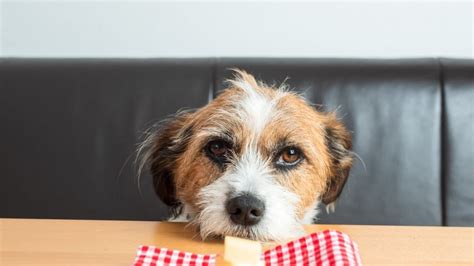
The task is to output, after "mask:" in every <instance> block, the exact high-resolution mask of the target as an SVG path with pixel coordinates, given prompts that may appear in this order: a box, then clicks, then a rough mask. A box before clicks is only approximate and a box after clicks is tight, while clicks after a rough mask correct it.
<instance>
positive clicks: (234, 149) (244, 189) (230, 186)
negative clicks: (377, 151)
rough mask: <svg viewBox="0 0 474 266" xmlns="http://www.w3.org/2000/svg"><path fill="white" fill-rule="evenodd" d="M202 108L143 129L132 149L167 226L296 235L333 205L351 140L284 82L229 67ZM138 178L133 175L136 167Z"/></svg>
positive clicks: (256, 235) (211, 232)
mask: <svg viewBox="0 0 474 266" xmlns="http://www.w3.org/2000/svg"><path fill="white" fill-rule="evenodd" d="M234 71H235V72H234V78H233V79H230V80H227V84H228V88H227V89H225V90H223V91H222V92H221V93H220V94H219V95H218V97H216V98H215V99H214V100H213V101H212V102H210V103H209V104H207V105H206V106H204V107H202V108H200V109H197V110H195V111H193V112H191V111H187V112H186V111H185V112H178V113H177V114H176V115H175V116H174V117H173V118H172V119H170V120H167V121H166V122H165V123H162V124H161V126H160V127H159V129H155V128H154V129H152V130H151V131H150V132H149V133H148V134H147V137H146V138H145V140H144V141H143V143H142V145H141V146H140V149H139V152H140V154H143V155H142V157H141V158H142V160H141V162H142V165H141V167H140V168H141V169H143V168H144V167H146V168H148V169H149V170H150V172H151V175H152V178H153V185H154V189H155V191H156V193H157V194H158V196H159V198H160V199H161V200H162V201H163V202H164V203H165V204H166V205H168V206H170V208H171V209H172V210H173V216H172V218H171V219H170V220H171V221H190V223H191V224H194V225H196V228H198V230H199V233H200V235H201V237H202V238H203V239H206V238H207V237H222V236H226V235H231V236H237V237H243V238H249V239H254V240H259V241H278V240H284V239H289V238H294V237H297V236H300V235H302V234H303V233H304V230H303V224H306V223H312V222H313V221H314V219H315V217H316V215H317V213H318V206H319V205H320V203H324V204H325V205H326V207H332V206H334V203H335V201H336V199H337V198H338V197H339V195H340V193H341V191H342V189H343V187H344V184H345V183H346V180H347V178H348V175H349V171H350V168H351V166H352V159H353V158H352V157H353V156H352V152H351V148H352V143H351V134H350V133H349V132H348V130H347V129H346V128H345V127H344V125H343V124H342V123H341V122H340V121H339V120H338V119H337V117H336V115H335V113H332V112H321V111H318V110H316V109H315V108H313V107H312V106H311V104H309V103H308V102H307V101H306V100H305V99H304V98H303V97H302V96H300V95H298V94H297V93H295V92H292V91H290V90H289V89H288V88H287V86H286V85H281V86H278V87H276V86H269V85H267V84H265V83H263V82H261V81H257V80H256V79H255V78H254V77H253V76H252V75H251V74H249V73H247V72H245V71H242V70H234ZM140 171H141V170H140Z"/></svg>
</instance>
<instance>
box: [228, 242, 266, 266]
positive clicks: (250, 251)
mask: <svg viewBox="0 0 474 266" xmlns="http://www.w3.org/2000/svg"><path fill="white" fill-rule="evenodd" d="M261 254H262V246H261V245H260V243H259V242H257V241H252V240H247V239H242V238H238V237H233V236H226V237H225V253H224V260H226V261H227V262H228V263H230V264H232V265H246V266H247V265H248V266H251V265H252V266H254V265H263V264H261V263H260V255H261Z"/></svg>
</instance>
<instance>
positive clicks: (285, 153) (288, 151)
mask: <svg viewBox="0 0 474 266" xmlns="http://www.w3.org/2000/svg"><path fill="white" fill-rule="evenodd" d="M302 159H303V155H302V153H301V151H300V150H299V149H298V148H295V147H287V148H284V149H283V150H282V151H281V152H280V155H279V157H278V159H277V161H276V164H277V166H279V167H283V168H289V167H292V166H295V165H297V164H298V163H299V162H300V161H301V160H302Z"/></svg>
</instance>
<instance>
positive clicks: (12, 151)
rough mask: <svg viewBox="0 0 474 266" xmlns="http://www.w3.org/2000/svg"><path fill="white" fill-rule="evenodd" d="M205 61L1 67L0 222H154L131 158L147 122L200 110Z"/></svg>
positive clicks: (160, 214)
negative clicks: (4, 219)
mask: <svg viewBox="0 0 474 266" xmlns="http://www.w3.org/2000/svg"><path fill="white" fill-rule="evenodd" d="M212 62H213V61H212V60H204V59H203V60H191V61H190V60H176V59H172V60H171V59H170V60H167V59H160V60H146V59H143V60H142V59H136V60H120V59H117V60H102V59H84V60H78V59H71V60H67V59H64V60H63V59H56V60H47V59H28V60H26V59H25V60H22V59H1V60H0V90H1V94H0V116H1V117H0V118H1V120H2V121H3V123H4V126H3V127H2V130H1V131H0V147H2V152H1V153H0V161H1V162H2V163H1V164H0V173H1V178H0V202H1V203H0V215H1V217H36V218H81V219H136V220H139V219H159V218H164V217H165V216H166V213H167V212H166V209H165V207H164V205H163V204H162V203H161V202H160V201H159V200H158V198H157V197H156V196H155V194H154V192H153V190H152V186H151V182H150V178H147V177H146V176H145V177H144V178H143V179H142V180H143V184H142V194H143V196H142V197H143V198H141V197H140V195H139V192H138V188H137V182H136V175H135V173H134V171H133V170H134V167H133V166H132V163H131V162H132V161H133V159H134V157H133V156H134V155H133V154H134V150H135V148H136V144H137V142H138V140H139V137H140V135H141V133H142V132H143V131H144V130H145V129H146V127H147V126H150V125H151V124H152V122H153V121H157V120H160V119H162V118H164V117H165V116H167V115H169V114H172V113H174V112H176V111H177V110H178V109H180V108H183V107H199V106H202V105H204V104H206V103H207V101H208V92H209V88H210V86H212V84H213V82H212ZM122 166H124V169H122V172H121V174H120V175H119V173H120V170H121V167H122Z"/></svg>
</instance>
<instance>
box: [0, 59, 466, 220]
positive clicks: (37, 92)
mask: <svg viewBox="0 0 474 266" xmlns="http://www.w3.org/2000/svg"><path fill="white" fill-rule="evenodd" d="M231 67H238V68H243V69H245V70H247V71H249V72H251V73H253V74H255V75H256V76H257V77H258V78H260V79H262V80H265V81H267V82H268V83H272V82H276V83H277V84H278V83H279V82H282V81H283V80H285V78H286V77H289V79H288V81H287V83H288V84H289V85H290V87H291V88H293V89H296V90H298V91H299V92H300V93H302V94H303V95H305V96H306V97H307V98H308V99H309V100H310V101H311V102H313V103H315V104H318V106H316V108H319V109H321V110H327V111H331V110H336V109H337V112H338V114H339V116H340V117H341V119H343V121H344V122H345V124H346V125H347V127H348V128H349V129H350V130H351V131H352V133H353V142H354V150H355V152H356V153H357V154H358V155H359V157H360V160H356V163H355V165H354V167H353V170H352V172H351V176H350V178H349V180H348V183H347V184H346V187H345V188H344V191H343V193H342V196H341V198H340V199H339V201H338V204H337V208H336V212H335V213H332V214H329V215H327V214H325V212H324V211H322V212H321V213H322V215H321V220H320V222H322V223H347V224H401V225H471V226H473V225H474V209H473V208H474V193H472V191H473V188H474V169H473V165H474V156H473V153H474V152H473V147H474V140H473V136H474V129H473V117H474V115H473V114H474V111H473V107H472V102H473V99H474V97H473V96H474V79H473V77H474V63H473V60H455V59H404V60H362V59H357V60H353V59H256V58H254V59H232V58H226V59H1V60H0V115H1V116H2V121H4V126H3V127H2V128H3V129H2V131H1V132H0V147H2V153H1V155H0V159H1V161H0V173H1V176H2V178H1V179H0V202H2V203H1V204H0V217H31V218H81V219H127V220H128V219H131V220H155V219H164V218H165V217H166V215H167V211H166V208H165V207H164V206H163V204H162V203H161V202H160V201H159V200H158V199H157V197H156V196H155V195H154V192H153V189H152V188H151V180H150V176H149V175H144V176H142V178H141V180H140V188H141V189H140V190H139V189H138V182H137V178H136V173H135V167H134V164H133V160H134V159H135V158H134V151H135V149H136V148H137V146H136V145H137V143H138V142H139V139H140V136H141V134H142V133H143V132H144V131H145V130H146V129H147V128H148V127H149V126H151V125H152V124H153V123H154V122H156V121H159V120H161V119H163V118H166V117H167V116H168V115H171V114H173V113H174V112H176V111H178V110H179V109H182V108H198V107H201V106H203V105H205V104H206V103H207V102H208V101H209V100H210V99H212V98H213V97H215V96H216V95H217V94H218V93H219V91H220V90H222V89H223V88H224V86H223V81H224V80H225V79H226V78H228V77H230V75H231V72H230V71H229V70H228V69H229V68H231ZM362 162H363V163H362Z"/></svg>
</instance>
